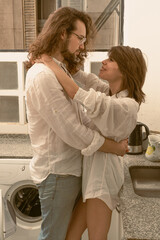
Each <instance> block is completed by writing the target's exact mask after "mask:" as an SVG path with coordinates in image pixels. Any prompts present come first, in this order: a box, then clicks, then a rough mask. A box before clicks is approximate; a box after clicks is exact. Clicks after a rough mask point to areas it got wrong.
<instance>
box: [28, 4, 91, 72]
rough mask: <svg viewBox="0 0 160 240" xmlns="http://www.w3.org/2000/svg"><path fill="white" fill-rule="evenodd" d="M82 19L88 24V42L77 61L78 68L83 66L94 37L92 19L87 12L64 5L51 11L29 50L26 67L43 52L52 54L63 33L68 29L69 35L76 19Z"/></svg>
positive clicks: (74, 26) (73, 28)
mask: <svg viewBox="0 0 160 240" xmlns="http://www.w3.org/2000/svg"><path fill="white" fill-rule="evenodd" d="M77 20H81V21H82V22H83V23H84V24H85V26H86V38H87V40H86V42H85V44H84V50H83V53H82V54H80V56H79V61H78V62H77V63H76V66H75V67H76V68H77V65H78V66H82V65H83V62H84V59H85V57H86V56H87V49H86V46H87V44H88V43H89V40H90V39H91V38H92V37H93V32H94V29H93V25H92V20H91V18H90V16H89V15H88V14H86V13H85V12H81V11H78V10H76V9H74V8H70V7H62V8H59V9H58V10H56V11H54V12H53V13H51V14H50V15H49V17H48V19H47V20H46V22H45V24H44V27H43V29H42V31H41V33H40V34H39V35H38V37H37V39H36V40H35V41H34V42H33V43H32V44H31V45H30V47H29V50H28V52H29V53H28V59H29V61H27V62H26V63H25V66H26V69H29V68H30V67H31V66H32V65H33V62H34V60H35V59H37V58H38V57H40V55H41V54H43V53H46V54H48V55H52V54H53V53H54V52H55V51H56V50H57V48H58V47H59V43H60V40H61V34H62V33H63V32H64V31H66V33H67V34H68V37H69V36H70V34H71V32H72V31H73V30H75V28H76V25H75V23H76V21H77Z"/></svg>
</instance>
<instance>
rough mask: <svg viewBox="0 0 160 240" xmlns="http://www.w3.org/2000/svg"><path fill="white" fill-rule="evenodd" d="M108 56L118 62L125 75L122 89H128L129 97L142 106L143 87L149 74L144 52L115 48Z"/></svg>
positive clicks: (129, 48) (126, 47) (124, 47)
mask: <svg viewBox="0 0 160 240" xmlns="http://www.w3.org/2000/svg"><path fill="white" fill-rule="evenodd" d="M108 56H109V57H110V58H112V59H114V61H116V62H117V64H118V66H119V69H120V71H121V73H122V75H123V86H122V89H127V90H128V97H131V98H134V99H135V100H136V101H137V102H138V103H139V105H140V104H141V103H142V102H144V101H145V93H144V92H143V91H142V87H143V84H144V81H145V77H146V72H147V66H146V61H145V59H144V56H143V54H142V51H141V50H140V49H139V48H133V47H129V46H115V47H112V48H111V49H110V51H109V53H108Z"/></svg>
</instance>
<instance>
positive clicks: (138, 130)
mask: <svg viewBox="0 0 160 240" xmlns="http://www.w3.org/2000/svg"><path fill="white" fill-rule="evenodd" d="M142 127H144V129H145V137H144V134H143V131H142ZM148 135H149V128H148V127H147V125H145V124H144V123H141V122H137V125H136V127H135V128H134V130H133V131H132V133H131V134H130V136H129V139H128V148H129V151H128V152H127V154H142V153H143V142H144V141H145V140H146V139H148Z"/></svg>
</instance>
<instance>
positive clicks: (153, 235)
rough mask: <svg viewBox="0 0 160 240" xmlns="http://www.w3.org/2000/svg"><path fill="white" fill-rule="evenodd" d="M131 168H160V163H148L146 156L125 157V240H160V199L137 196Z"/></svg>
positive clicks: (123, 221)
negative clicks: (130, 171)
mask: <svg viewBox="0 0 160 240" xmlns="http://www.w3.org/2000/svg"><path fill="white" fill-rule="evenodd" d="M131 166H160V162H151V161H148V160H147V159H146V158H145V156H144V154H141V155H125V157H124V177H125V180H124V185H123V188H122V190H121V192H120V200H121V205H120V208H121V213H122V224H123V235H124V237H123V240H126V239H143V240H144V239H145V240H160V198H146V197H141V196H139V195H137V194H135V192H134V189H133V185H132V181H131V177H130V173H129V167H131Z"/></svg>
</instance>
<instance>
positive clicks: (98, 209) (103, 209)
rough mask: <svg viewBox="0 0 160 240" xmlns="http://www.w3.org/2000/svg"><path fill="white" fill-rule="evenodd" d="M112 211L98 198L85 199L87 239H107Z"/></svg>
mask: <svg viewBox="0 0 160 240" xmlns="http://www.w3.org/2000/svg"><path fill="white" fill-rule="evenodd" d="M111 216H112V211H111V210H110V209H109V207H108V206H107V205H106V204H105V203H104V202H103V201H102V200H100V199H98V198H93V199H88V200H87V227H88V234H89V240H107V235H108V232H109V228H110V223H111Z"/></svg>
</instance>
